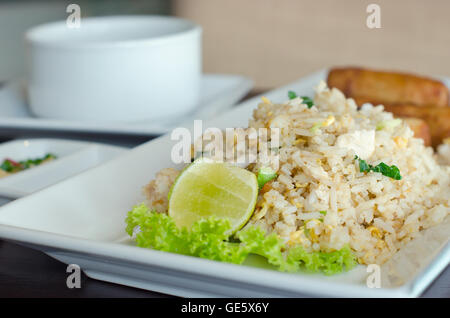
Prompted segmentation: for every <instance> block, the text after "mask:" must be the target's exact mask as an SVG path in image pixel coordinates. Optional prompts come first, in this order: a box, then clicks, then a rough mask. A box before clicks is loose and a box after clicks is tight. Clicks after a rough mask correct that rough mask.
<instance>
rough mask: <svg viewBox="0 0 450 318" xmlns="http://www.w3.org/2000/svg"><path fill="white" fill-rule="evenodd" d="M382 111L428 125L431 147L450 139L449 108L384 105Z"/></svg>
mask: <svg viewBox="0 0 450 318" xmlns="http://www.w3.org/2000/svg"><path fill="white" fill-rule="evenodd" d="M384 109H385V110H386V111H388V112H391V113H393V114H394V115H395V116H396V117H415V118H421V119H423V120H424V121H426V123H427V124H428V127H429V129H430V134H431V144H432V145H433V147H436V146H437V145H439V144H440V143H441V142H442V140H443V139H445V138H447V137H450V107H436V106H430V105H429V106H417V105H406V104H404V105H385V106H384Z"/></svg>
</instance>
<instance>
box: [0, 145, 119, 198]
mask: <svg viewBox="0 0 450 318" xmlns="http://www.w3.org/2000/svg"><path fill="white" fill-rule="evenodd" d="M125 151H127V149H126V148H122V147H117V146H110V145H104V144H100V143H94V142H86V141H77V140H66V139H50V138H35V139H18V140H13V141H8V142H4V143H2V144H0V162H3V160H5V159H7V158H9V159H12V160H15V161H21V160H26V159H33V158H39V157H43V156H45V155H46V154H47V153H51V154H54V155H55V156H56V157H57V159H56V160H53V161H51V162H48V163H46V164H43V165H39V166H37V167H34V168H32V169H27V170H24V171H21V172H19V173H15V174H12V175H9V176H6V177H4V178H1V179H0V197H3V198H9V199H17V198H19V197H23V196H25V195H29V194H31V193H33V192H36V191H37V190H41V189H43V188H45V187H48V186H50V185H52V184H55V183H57V182H59V181H62V180H64V179H67V178H68V177H71V176H74V175H76V174H78V173H80V172H82V171H84V170H86V169H89V168H92V167H95V166H97V165H99V164H100V163H102V162H106V161H108V160H110V159H112V158H114V157H117V156H118V155H120V154H122V153H123V152H125Z"/></svg>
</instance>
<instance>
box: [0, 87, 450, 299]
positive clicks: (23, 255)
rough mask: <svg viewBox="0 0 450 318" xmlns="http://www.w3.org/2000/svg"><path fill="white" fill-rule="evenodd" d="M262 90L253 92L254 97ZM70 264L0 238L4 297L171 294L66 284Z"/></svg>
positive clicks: (447, 276)
mask: <svg viewBox="0 0 450 318" xmlns="http://www.w3.org/2000/svg"><path fill="white" fill-rule="evenodd" d="M257 93H258V92H253V93H251V94H249V96H247V97H251V96H253V95H255V94H257ZM0 136H1V137H0V142H2V141H6V140H8V139H11V138H17V137H55V138H56V137H58V138H73V139H82V140H92V141H100V142H107V143H112V144H119V145H123V146H130V147H131V146H134V145H137V144H140V143H142V142H144V141H146V140H147V139H148V137H141V138H136V137H134V138H130V137H126V136H119V135H118V136H113V137H111V136H98V135H89V134H82V135H80V134H78V135H77V134H73V135H70V134H69V135H67V134H66V135H64V136H61V135H54V133H53V134H52V133H47V134H43V133H39V135H37V134H36V132H33V131H12V130H6V131H2V130H0ZM66 268H67V266H66V265H65V264H63V263H61V262H59V261H57V260H55V259H53V258H51V257H49V256H47V255H46V254H44V253H42V252H39V251H36V250H32V249H30V248H26V247H23V246H19V245H17V244H13V243H9V242H6V241H2V240H0V297H150V298H155V297H171V296H168V295H163V294H159V293H155V292H150V291H145V290H141V289H136V288H132V287H126V286H121V285H116V284H112V283H106V282H101V281H97V280H93V279H90V278H88V277H87V276H85V275H84V274H83V275H82V279H81V288H79V289H69V288H68V287H67V285H66V279H67V277H68V275H69V274H68V273H66ZM422 296H423V297H447V298H450V267H447V269H446V270H445V271H444V272H442V273H441V275H440V276H439V277H438V278H437V279H436V280H435V281H434V282H433V284H432V285H431V286H430V287H429V288H428V289H427V290H426V291H425V292H424V293H423V295H422Z"/></svg>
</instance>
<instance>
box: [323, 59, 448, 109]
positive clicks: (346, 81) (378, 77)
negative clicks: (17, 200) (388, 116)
mask: <svg viewBox="0 0 450 318" xmlns="http://www.w3.org/2000/svg"><path fill="white" fill-rule="evenodd" d="M327 82H328V86H329V87H336V88H338V89H339V90H341V91H342V92H343V93H344V94H345V96H347V97H348V98H349V97H351V98H354V99H355V101H356V102H357V104H358V105H362V104H363V103H366V102H368V103H372V104H412V105H419V106H425V105H435V106H438V107H445V106H448V103H449V91H448V89H447V87H446V86H445V85H444V84H443V83H441V82H440V81H437V80H433V79H429V78H425V77H419V76H415V75H410V74H404V73H394V72H381V71H372V70H366V69H362V68H334V69H332V70H331V71H330V72H329V74H328V80H327Z"/></svg>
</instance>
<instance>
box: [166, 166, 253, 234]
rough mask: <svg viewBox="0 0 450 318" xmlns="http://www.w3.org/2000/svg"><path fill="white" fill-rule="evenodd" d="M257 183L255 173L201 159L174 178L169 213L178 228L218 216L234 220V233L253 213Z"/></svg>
mask: <svg viewBox="0 0 450 318" xmlns="http://www.w3.org/2000/svg"><path fill="white" fill-rule="evenodd" d="M257 197H258V182H257V180H256V176H255V174H253V173H252V172H250V171H248V170H245V169H242V168H239V167H236V166H233V165H230V164H227V163H219V162H212V161H209V160H208V159H198V160H196V161H194V162H193V163H192V164H190V165H189V166H188V167H187V168H185V169H184V170H183V171H182V172H181V174H180V175H179V176H178V178H177V179H176V180H175V182H174V184H173V186H172V189H171V190H170V194H169V215H170V216H171V217H172V218H173V219H174V221H175V224H176V225H177V226H178V227H180V228H181V227H187V228H190V227H191V225H192V224H193V223H194V222H195V221H197V220H199V219H203V218H208V217H211V216H215V217H217V218H226V219H228V220H229V221H230V222H231V231H230V232H231V233H230V234H233V233H235V232H236V231H238V230H239V229H241V228H242V227H243V226H244V225H245V224H246V223H247V221H248V220H249V219H250V217H251V216H252V213H253V210H254V209H255V204H256V200H257Z"/></svg>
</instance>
